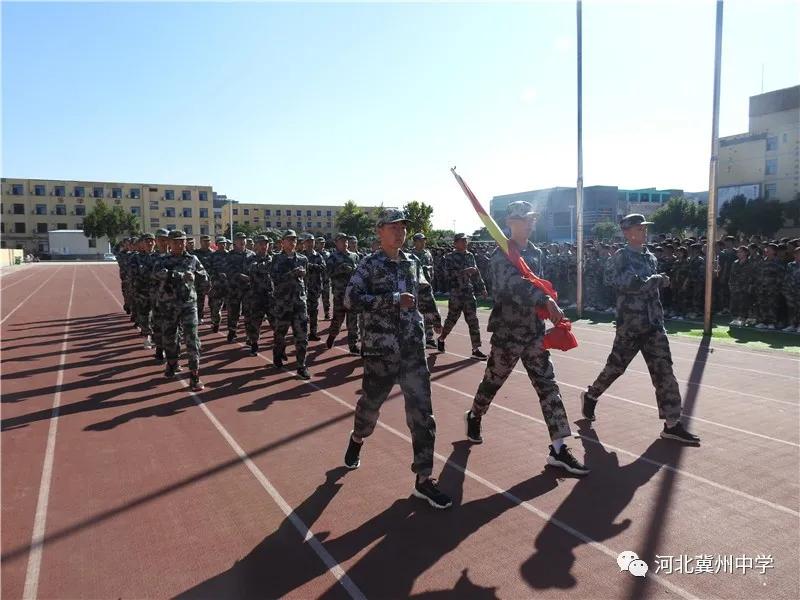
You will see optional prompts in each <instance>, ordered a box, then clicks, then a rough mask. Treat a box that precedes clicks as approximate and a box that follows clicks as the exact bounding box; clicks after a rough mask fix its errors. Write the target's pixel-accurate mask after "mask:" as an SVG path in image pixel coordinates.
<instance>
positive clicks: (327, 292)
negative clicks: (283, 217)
mask: <svg viewBox="0 0 800 600" xmlns="http://www.w3.org/2000/svg"><path fill="white" fill-rule="evenodd" d="M314 250H316V251H317V252H318V253H319V254H320V255H321V256H322V258H323V259H324V260H325V272H324V273H323V274H322V292H321V297H322V310H323V311H324V312H325V320H326V321H327V320H329V319H330V318H331V278H330V275H328V268H327V265H328V259H329V258H330V256H331V253H330V252H328V251H327V250H326V249H325V238H324V237H322V236H320V237H318V238H317V239H316V240H315V244H314Z"/></svg>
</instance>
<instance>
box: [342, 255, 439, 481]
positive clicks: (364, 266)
mask: <svg viewBox="0 0 800 600" xmlns="http://www.w3.org/2000/svg"><path fill="white" fill-rule="evenodd" d="M423 281H425V275H424V273H423V272H422V267H421V266H420V265H419V263H418V262H417V261H416V260H414V259H413V258H412V257H411V256H410V255H409V254H406V253H405V252H403V251H401V252H400V253H399V260H398V261H394V260H392V259H390V258H389V257H388V256H386V254H385V253H384V252H383V250H378V251H377V252H375V253H373V254H371V255H369V256H368V257H366V258H365V259H364V260H363V261H362V262H361V264H359V265H358V269H357V270H356V272H355V273H354V274H353V276H352V277H351V278H350V282H349V284H348V285H347V289H346V291H345V294H344V303H345V306H346V308H347V309H348V310H351V311H358V312H363V314H364V339H363V347H362V350H363V354H364V376H363V381H362V384H361V388H362V394H361V397H360V398H359V399H358V404H357V405H356V414H355V426H354V428H353V435H354V436H355V437H359V438H366V437H368V436H369V435H371V434H372V432H373V431H374V429H375V425H376V423H377V422H378V414H379V411H380V408H381V405H382V404H383V403H384V401H385V400H386V398H387V397H388V396H389V392H390V391H391V389H392V387H393V386H394V384H395V383H398V384H399V385H400V389H401V390H402V392H403V396H404V397H405V407H406V423H407V424H408V428H409V430H410V431H411V444H412V447H413V452H414V462H413V464H412V466H411V470H412V471H413V472H414V473H417V475H419V476H424V477H428V476H430V474H431V472H432V470H433V447H434V441H435V439H436V421H435V420H434V418H433V409H432V407H431V384H430V371H429V370H428V363H427V360H426V357H425V340H424V334H425V325H424V319H423V316H422V314H420V311H419V307H420V306H421V305H422V304H423V303H422V302H420V299H421V297H422V296H423V295H429V296H431V298H429V299H428V300H427V302H426V303H425V306H429V307H430V306H433V307H434V309H435V304H434V303H433V298H432V293H431V289H430V284H428V285H427V286H426V287H423V286H422V285H421V284H422V282H423ZM426 283H427V282H426ZM406 292H407V293H410V294H413V295H414V297H415V298H416V299H417V306H416V307H413V308H409V309H402V308H401V307H400V304H399V295H400V294H402V293H406ZM426 316H427V317H428V318H430V319H431V320H432V321H433V322H434V323H435V324H436V325H437V326H438V325H439V324H441V318H440V317H439V313H438V312H434V313H431V314H429V315H426Z"/></svg>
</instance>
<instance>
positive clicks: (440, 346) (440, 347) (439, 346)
mask: <svg viewBox="0 0 800 600" xmlns="http://www.w3.org/2000/svg"><path fill="white" fill-rule="evenodd" d="M436 349H437V350H438V351H439V352H444V340H442V339H440V340H437V341H436Z"/></svg>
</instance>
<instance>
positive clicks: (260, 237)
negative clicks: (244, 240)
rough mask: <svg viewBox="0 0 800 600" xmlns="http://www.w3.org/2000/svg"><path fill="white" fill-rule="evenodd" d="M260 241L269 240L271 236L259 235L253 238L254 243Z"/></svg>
mask: <svg viewBox="0 0 800 600" xmlns="http://www.w3.org/2000/svg"><path fill="white" fill-rule="evenodd" d="M260 242H269V238H268V237H267V236H265V235H257V236H256V237H254V238H253V243H255V244H258V243H260Z"/></svg>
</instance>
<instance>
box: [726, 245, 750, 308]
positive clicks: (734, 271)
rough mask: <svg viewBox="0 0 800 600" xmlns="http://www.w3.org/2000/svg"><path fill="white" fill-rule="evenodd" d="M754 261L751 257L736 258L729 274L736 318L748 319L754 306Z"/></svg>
mask: <svg viewBox="0 0 800 600" xmlns="http://www.w3.org/2000/svg"><path fill="white" fill-rule="evenodd" d="M754 264H755V263H754V262H753V260H752V259H751V258H748V259H746V260H745V261H744V262H742V261H740V260H739V259H736V261H734V263H733V264H732V265H731V269H730V274H729V276H728V287H729V288H730V294H729V296H730V311H731V315H732V316H733V317H735V318H740V319H743V320H744V319H748V318H750V316H751V311H752V307H753V278H754V270H753V267H754Z"/></svg>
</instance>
